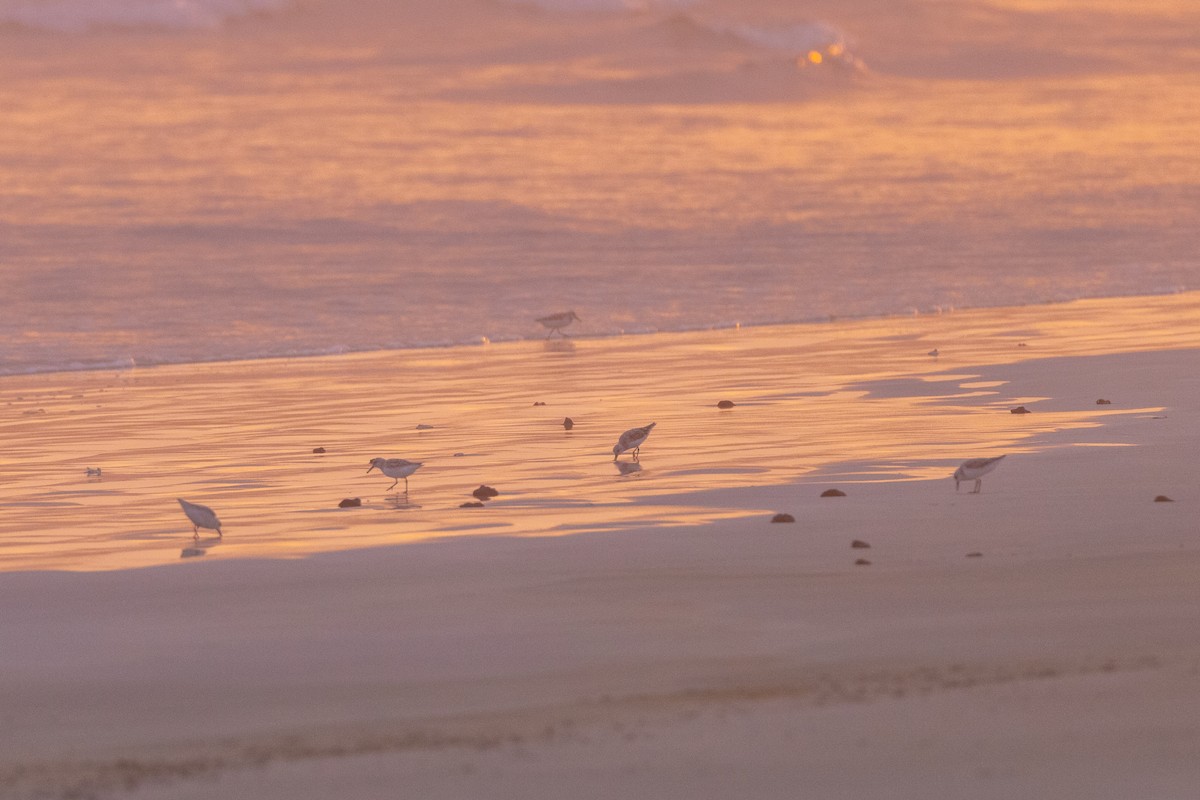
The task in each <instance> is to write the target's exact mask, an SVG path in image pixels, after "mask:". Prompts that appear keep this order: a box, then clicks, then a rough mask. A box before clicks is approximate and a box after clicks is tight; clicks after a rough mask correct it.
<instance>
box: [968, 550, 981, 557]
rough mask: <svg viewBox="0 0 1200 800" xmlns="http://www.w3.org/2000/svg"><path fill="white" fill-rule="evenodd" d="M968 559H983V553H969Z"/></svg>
mask: <svg viewBox="0 0 1200 800" xmlns="http://www.w3.org/2000/svg"><path fill="white" fill-rule="evenodd" d="M967 558H983V553H981V552H979V551H978V550H976V551H975V552H973V553H967Z"/></svg>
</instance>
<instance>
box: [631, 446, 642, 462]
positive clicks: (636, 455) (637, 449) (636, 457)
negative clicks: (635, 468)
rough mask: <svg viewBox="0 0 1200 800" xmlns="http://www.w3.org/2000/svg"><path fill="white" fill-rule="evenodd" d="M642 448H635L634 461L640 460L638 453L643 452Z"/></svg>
mask: <svg viewBox="0 0 1200 800" xmlns="http://www.w3.org/2000/svg"><path fill="white" fill-rule="evenodd" d="M641 450H642V448H640V447H635V448H633V460H634V461H637V460H638V454H639V453H640V452H641Z"/></svg>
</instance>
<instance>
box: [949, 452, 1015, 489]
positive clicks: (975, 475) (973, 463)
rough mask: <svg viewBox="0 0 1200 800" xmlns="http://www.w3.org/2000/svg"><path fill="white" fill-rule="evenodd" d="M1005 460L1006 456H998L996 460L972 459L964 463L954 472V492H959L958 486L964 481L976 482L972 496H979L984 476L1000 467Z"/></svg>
mask: <svg viewBox="0 0 1200 800" xmlns="http://www.w3.org/2000/svg"><path fill="white" fill-rule="evenodd" d="M1003 460H1004V456H996V457H995V458H972V459H971V460H970V461H964V462H963V463H962V466H960V467H959V468H958V469H956V470H954V491H956V492H957V491H958V484H959V483H961V482H962V481H975V488H974V489H973V490H971V494H979V491H980V489H981V488H982V486H983V476H984V475H987V474H988V473H989V472H991V471H992V470H994V469H995V468H996V467H998V466H1000V462H1001V461H1003Z"/></svg>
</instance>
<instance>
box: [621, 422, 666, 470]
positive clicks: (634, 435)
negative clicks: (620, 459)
mask: <svg viewBox="0 0 1200 800" xmlns="http://www.w3.org/2000/svg"><path fill="white" fill-rule="evenodd" d="M656 424H657V423H654V422H651V423H650V424H649V425H647V426H646V427H644V428H630V429H629V430H627V431H625V432H624V433H622V434H621V438H620V439H618V440H617V443H616V444H614V445H613V461H616V460H617V456H619V455H621V453H624V452H625V451H627V450H632V451H633V460H634V461H637V459H638V450H640V449H641V447H642V442H644V441H646V437H648V436H649V435H650V431H651V430H652V429H653V428H654V426H655V425H656Z"/></svg>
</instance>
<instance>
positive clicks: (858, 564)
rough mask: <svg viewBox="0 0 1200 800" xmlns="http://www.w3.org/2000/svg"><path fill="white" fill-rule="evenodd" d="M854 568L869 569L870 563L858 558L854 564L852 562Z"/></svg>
mask: <svg viewBox="0 0 1200 800" xmlns="http://www.w3.org/2000/svg"><path fill="white" fill-rule="evenodd" d="M854 566H856V567H869V566H871V562H870V561H867V560H866V559H865V558H860V559H858V560H857V561H855V562H854Z"/></svg>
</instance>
